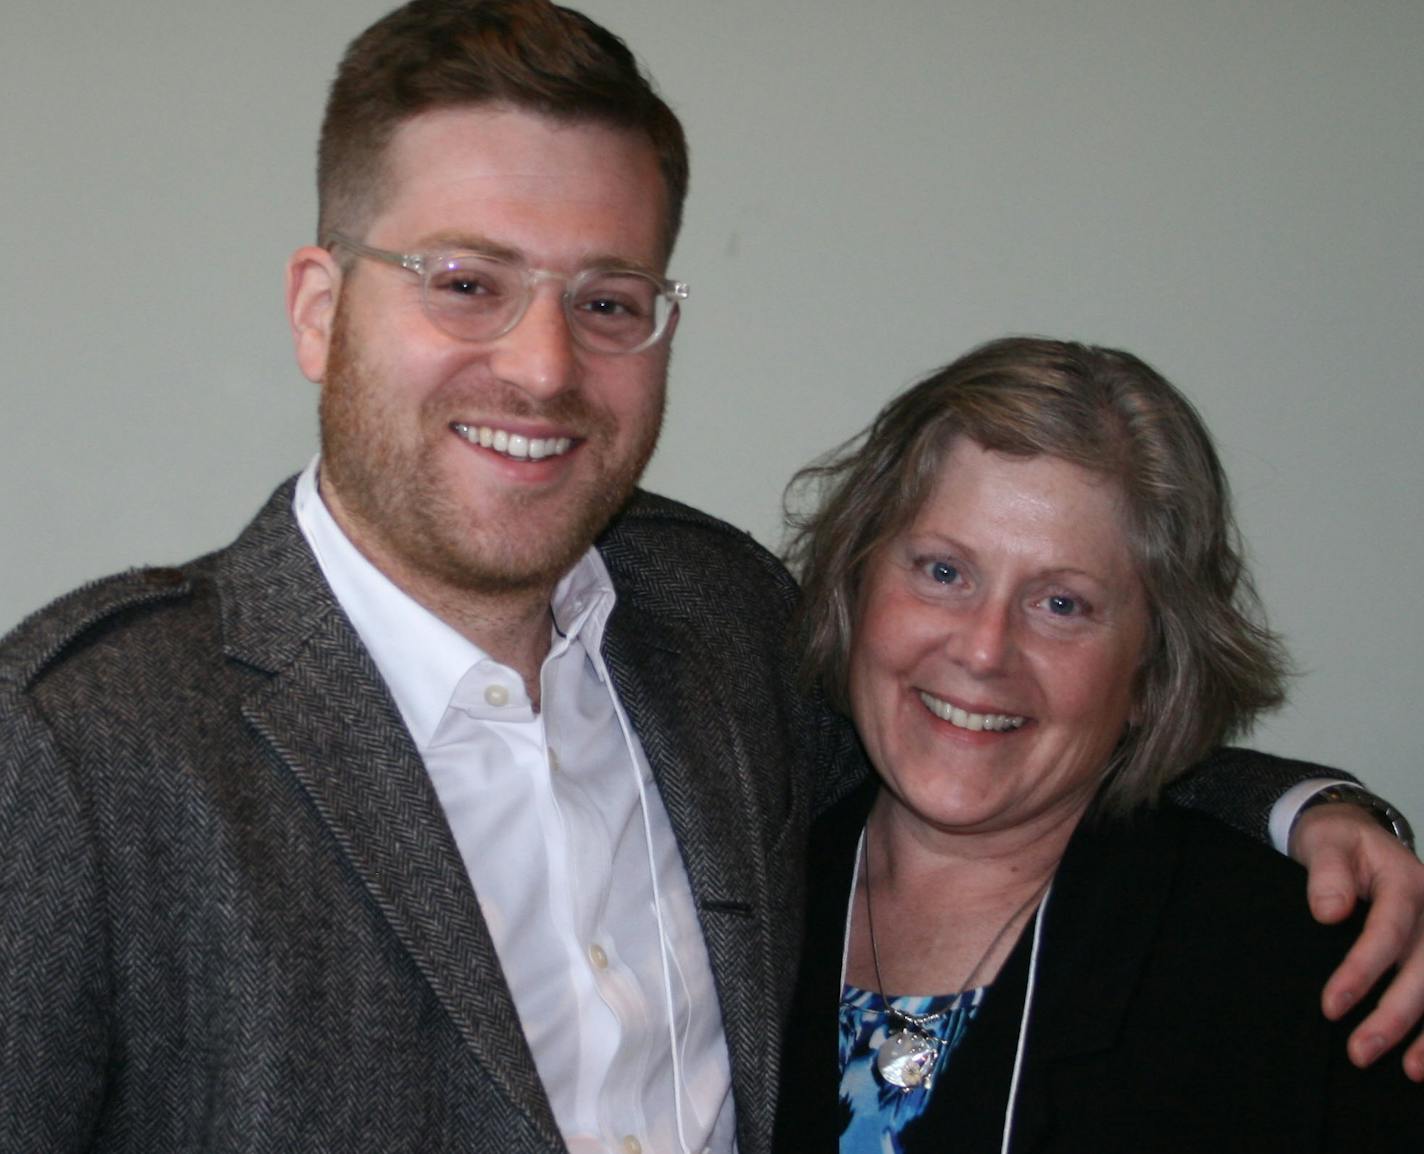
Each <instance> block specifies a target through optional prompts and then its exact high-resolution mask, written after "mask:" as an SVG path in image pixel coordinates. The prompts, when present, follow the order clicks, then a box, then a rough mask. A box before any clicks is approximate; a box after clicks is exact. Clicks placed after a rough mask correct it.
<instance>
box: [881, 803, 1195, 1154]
mask: <svg viewBox="0 0 1424 1154" xmlns="http://www.w3.org/2000/svg"><path fill="white" fill-rule="evenodd" d="M1179 849H1180V847H1179V839H1178V838H1177V836H1175V835H1174V834H1173V833H1172V832H1171V831H1170V830H1168V829H1165V828H1163V826H1162V825H1161V823H1153V822H1151V820H1150V817H1144V816H1141V815H1138V816H1136V817H1132V818H1124V819H1109V820H1106V821H1102V822H1099V821H1095V820H1094V819H1093V815H1092V814H1090V815H1089V816H1088V817H1087V818H1085V819H1084V821H1083V823H1082V824H1081V825H1080V826H1079V828H1078V830H1077V831H1076V832H1075V833H1074V835H1073V839H1072V841H1071V842H1070V843H1069V845H1068V849H1067V852H1066V853H1065V854H1064V857H1063V861H1062V863H1061V864H1060V865H1059V867H1058V872H1057V873H1056V875H1055V876H1054V881H1053V889H1052V891H1051V892H1050V894H1049V897H1048V909H1047V910H1046V911H1045V914H1044V924H1043V931H1042V941H1041V943H1040V954H1041V956H1040V960H1039V969H1038V975H1037V980H1036V981H1035V983H1034V990H1033V1003H1032V1010H1031V1014H1030V1017H1029V1019H1028V1023H1027V1027H1026V1029H1027V1039H1026V1051H1025V1054H1026V1057H1025V1060H1024V1066H1023V1071H1022V1073H1021V1075H1020V1081H1019V1087H1018V1093H1017V1096H1016V1098H1015V1101H1014V1109H1013V1120H1012V1125H1013V1142H1012V1146H1011V1149H1012V1150H1013V1151H1014V1154H1030V1152H1031V1151H1033V1150H1036V1149H1039V1148H1040V1147H1041V1144H1042V1143H1043V1141H1044V1139H1045V1138H1046V1137H1047V1135H1048V1134H1049V1133H1050V1132H1051V1130H1052V1127H1053V1124H1054V1116H1053V1111H1054V1101H1053V1084H1054V1078H1053V1070H1054V1066H1055V1065H1056V1064H1057V1063H1060V1062H1062V1061H1064V1060H1065V1059H1070V1058H1073V1057H1076V1056H1079V1055H1084V1054H1090V1053H1094V1052H1096V1051H1100V1050H1103V1049H1107V1048H1109V1047H1111V1046H1112V1045H1113V1044H1114V1043H1115V1042H1116V1040H1117V1038H1118V1036H1119V1035H1120V1033H1121V1030H1122V1028H1123V1023H1124V1020H1125V1018H1126V1015H1127V1012H1128V1008H1129V1005H1128V1003H1129V1001H1130V999H1131V997H1132V994H1133V991H1134V989H1135V988H1136V981H1135V979H1136V976H1137V974H1138V973H1139V972H1140V971H1141V969H1142V967H1143V966H1144V965H1145V964H1146V959H1147V955H1148V953H1149V951H1150V950H1151V948H1152V942H1153V939H1154V938H1155V937H1156V935H1157V933H1158V930H1159V927H1160V923H1161V918H1162V908H1163V906H1164V904H1165V903H1166V901H1167V895H1168V894H1169V893H1170V891H1171V878H1172V876H1173V875H1174V874H1175V873H1176V871H1177V868H1178V858H1179ZM1032 939H1033V923H1032V922H1030V923H1029V924H1028V926H1026V927H1025V929H1024V931H1023V933H1022V935H1021V937H1020V938H1019V941H1018V943H1017V944H1016V945H1015V947H1014V951H1013V953H1012V954H1011V955H1010V957H1009V959H1008V960H1007V961H1006V962H1005V964H1004V966H1003V968H1002V969H1001V970H1000V972H999V975H998V977H997V978H996V979H995V981H994V984H993V985H992V987H991V988H990V990H989V992H988V994H987V995H986V997H985V999H984V1004H983V1006H982V1007H981V1008H980V1011H979V1013H978V1014H977V1015H976V1016H975V1019H974V1022H973V1024H972V1026H971V1027H970V1029H969V1030H968V1031H967V1032H966V1034H965V1036H964V1042H963V1044H962V1045H961V1047H960V1048H959V1049H958V1050H957V1051H956V1052H955V1054H954V1055H953V1058H952V1060H951V1063H950V1067H949V1069H948V1070H947V1071H946V1077H945V1078H944V1079H942V1081H941V1084H940V1086H939V1087H938V1088H937V1092H936V1096H935V1097H934V1098H932V1099H931V1102H930V1106H929V1108H928V1109H927V1110H926V1112H925V1114H924V1115H923V1116H922V1118H921V1119H920V1120H919V1122H918V1123H916V1124H915V1125H914V1127H913V1129H914V1132H915V1135H914V1141H909V1140H907V1142H906V1147H905V1148H906V1151H907V1154H908V1152H910V1151H915V1150H930V1149H938V1146H936V1145H935V1144H934V1143H935V1139H936V1136H937V1135H942V1134H944V1133H946V1132H947V1131H946V1130H945V1129H944V1127H948V1126H952V1127H953V1128H954V1132H955V1133H956V1134H957V1135H958V1134H963V1135H964V1138H965V1142H966V1146H965V1148H966V1149H979V1148H981V1146H982V1147H983V1148H985V1149H989V1148H993V1149H998V1144H999V1141H1000V1137H1001V1134H1002V1128H1003V1125H1004V1119H1005V1111H1006V1109H1007V1106H1008V1095H1009V1088H1010V1084H1011V1082H1012V1079H1013V1069H1014V1055H1015V1050H1016V1047H1017V1044H1018V1034H1019V1026H1020V1022H1021V1020H1022V1011H1023V1006H1024V997H1025V991H1026V989H1027V987H1028V976H1029V968H1030V955H1031V951H1032V945H1033V941H1032ZM909 1137H910V1136H909V1134H908V1133H907V1139H908V1138H909ZM920 1142H924V1143H925V1144H924V1145H919V1144H918V1143H920ZM976 1143H977V1144H976ZM991 1144H992V1145H991Z"/></svg>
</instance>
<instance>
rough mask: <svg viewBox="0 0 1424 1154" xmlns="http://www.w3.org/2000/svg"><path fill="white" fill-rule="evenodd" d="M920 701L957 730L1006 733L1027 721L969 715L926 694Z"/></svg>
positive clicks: (1009, 716) (1010, 716) (995, 715)
mask: <svg viewBox="0 0 1424 1154" xmlns="http://www.w3.org/2000/svg"><path fill="white" fill-rule="evenodd" d="M920 700H921V701H923V702H924V703H925V708H926V709H928V710H929V711H930V712H931V713H933V714H934V715H935V716H936V717H938V718H939V719H940V720H941V721H947V722H949V723H950V725H953V726H955V727H956V728H958V729H968V730H971V731H973V732H975V733H979V732H981V731H983V730H986V729H987V730H989V731H990V732H991V733H1007V732H1008V731H1009V730H1012V729H1018V728H1019V727H1020V726H1021V725H1023V724H1024V722H1026V721H1027V720H1028V718H1026V717H1016V716H1014V715H1013V714H1009V713H970V712H968V711H967V710H964V709H960V708H959V707H958V706H957V705H950V704H949V702H947V701H941V700H940V699H939V698H938V697H932V696H930V695H929V694H928V693H921V694H920Z"/></svg>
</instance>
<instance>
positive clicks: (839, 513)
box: [787, 337, 1287, 808]
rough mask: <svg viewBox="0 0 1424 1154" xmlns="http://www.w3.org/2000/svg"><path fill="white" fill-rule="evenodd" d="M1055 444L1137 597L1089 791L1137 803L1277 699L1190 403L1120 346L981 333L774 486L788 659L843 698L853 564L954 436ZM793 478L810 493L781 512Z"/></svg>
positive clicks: (1236, 542) (996, 446) (792, 493)
mask: <svg viewBox="0 0 1424 1154" xmlns="http://www.w3.org/2000/svg"><path fill="white" fill-rule="evenodd" d="M960 436H963V437H968V438H969V439H971V440H973V441H974V442H976V443H977V444H979V445H981V446H982V447H984V448H986V449H989V450H992V451H994V452H999V453H1007V454H1011V455H1014V456H1024V457H1027V456H1039V455H1047V456H1051V457H1056V458H1059V459H1062V460H1065V461H1069V462H1071V463H1072V464H1075V465H1078V466H1081V467H1082V468H1085V469H1088V470H1091V471H1092V472H1094V473H1096V474H1099V475H1102V476H1104V477H1106V478H1108V479H1109V480H1111V481H1112V482H1113V483H1115V484H1116V485H1117V486H1118V487H1119V490H1120V492H1121V493H1122V496H1123V508H1124V514H1125V520H1126V524H1127V533H1128V546H1129V549H1130V550H1131V553H1132V556H1133V559H1134V562H1135V564H1136V566H1137V572H1138V576H1139V578H1140V579H1141V581H1142V583H1143V586H1144V588H1145V590H1146V594H1147V605H1148V612H1149V616H1150V618H1151V626H1152V628H1151V634H1150V638H1149V641H1148V651H1147V653H1146V655H1145V657H1144V659H1143V663H1142V666H1141V668H1140V669H1139V672H1138V677H1137V685H1136V687H1135V694H1134V700H1135V703H1136V707H1137V717H1138V720H1137V723H1136V724H1135V725H1133V726H1132V727H1131V728H1130V730H1129V731H1128V733H1127V735H1126V736H1125V737H1124V739H1123V741H1122V742H1121V743H1120V745H1119V747H1118V749H1117V751H1116V753H1115V754H1114V758H1113V762H1112V765H1111V771H1112V772H1113V774H1114V780H1113V781H1112V783H1111V785H1110V786H1109V790H1108V794H1107V800H1108V801H1109V803H1110V804H1112V805H1114V806H1116V807H1117V808H1123V807H1125V806H1128V805H1131V804H1134V803H1136V802H1138V801H1143V800H1148V801H1150V800H1155V798H1156V796H1157V794H1158V793H1159V791H1160V790H1161V788H1162V786H1163V785H1164V784H1166V782H1168V781H1170V780H1171V779H1172V778H1173V777H1175V776H1176V775H1177V774H1179V773H1181V772H1182V771H1183V770H1185V769H1186V768H1187V767H1188V766H1189V765H1191V764H1192V763H1193V762H1194V761H1196V760H1198V759H1199V758H1200V757H1202V756H1203V755H1204V754H1205V753H1206V752H1207V751H1208V750H1209V749H1211V748H1212V747H1213V746H1215V745H1218V744H1219V743H1221V742H1222V741H1223V740H1225V739H1226V738H1228V737H1230V736H1232V735H1234V734H1238V733H1240V732H1243V731H1244V730H1246V729H1248V728H1249V727H1250V725H1251V723H1252V722H1253V721H1254V719H1255V717H1256V715H1257V714H1258V713H1259V712H1261V711H1262V710H1265V709H1269V708H1272V707H1274V706H1276V705H1279V704H1280V703H1281V701H1282V700H1283V698H1284V693H1283V683H1284V678H1285V677H1286V675H1287V659H1286V656H1285V652H1284V650H1283V648H1282V647H1281V645H1280V643H1279V641H1278V639H1277V638H1276V637H1275V636H1274V635H1273V634H1272V633H1271V632H1270V631H1269V630H1268V629H1267V628H1266V626H1265V624H1264V621H1263V618H1262V615H1261V610H1260V603H1259V601H1258V599H1257V597H1256V593H1255V589H1254V587H1253V585H1252V582H1251V577H1250V574H1249V573H1248V571H1247V569H1246V566H1245V563H1244V561H1243V558H1242V547H1241V542H1240V534H1239V532H1238V530H1237V528H1236V523H1235V518H1234V517H1233V515H1232V511H1231V497H1230V490H1229V487H1228V485H1227V480H1226V475H1225V473H1224V472H1223V471H1222V468H1221V462H1220V460H1219V458H1218V456H1217V453H1216V449H1215V447H1214V445H1213V444H1212V440H1211V435H1210V434H1209V433H1208V432H1207V430H1206V426H1205V425H1204V424H1203V423H1202V420H1201V417H1200V416H1199V415H1198V414H1197V412H1196V410H1195V409H1194V408H1193V407H1192V405H1191V403H1190V402H1189V401H1188V400H1187V399H1186V398H1185V397H1184V396H1182V394H1181V393H1179V392H1178V391H1177V390H1176V389H1175V388H1173V387H1172V385H1171V384H1169V383H1168V382H1167V381H1166V380H1165V379H1164V378H1163V377H1162V376H1160V375H1159V374H1158V373H1157V372H1155V371H1154V370H1153V369H1152V368H1151V367H1149V366H1148V365H1146V364H1144V363H1143V362H1142V361H1140V360H1139V359H1138V358H1137V357H1134V356H1133V355H1131V354H1130V353H1126V352H1122V351H1120V350H1117V349H1108V348H1099V347H1094V346H1088V345H1081V344H1073V343H1069V342H1065V341H1054V340H1047V339H1043V338H1037V337H1010V338H1006V339H1003V340H998V341H992V342H990V343H989V344H986V345H982V346H980V347H979V348H977V349H975V350H973V351H972V352H970V353H968V354H966V355H965V356H963V357H961V358H960V359H959V360H957V361H955V362H954V363H953V364H951V365H948V366H947V367H945V368H943V369H940V370H939V371H938V372H935V373H933V374H932V375H930V376H929V377H927V378H925V379H924V380H922V381H921V382H919V384H917V385H914V386H913V387H911V388H910V389H908V390H907V391H905V392H903V393H901V394H900V395H899V396H898V397H896V398H894V399H893V400H892V401H891V402H890V403H889V404H887V405H886V406H885V408H884V409H882V410H881V412H880V415H879V416H877V417H876V419H875V421H874V422H873V423H872V424H871V425H870V426H869V428H867V429H866V430H865V431H864V432H863V433H861V434H860V435H859V436H858V437H856V438H854V439H852V440H851V441H849V442H847V443H846V444H845V445H843V446H841V447H840V448H839V449H837V450H834V451H833V452H832V453H831V454H829V455H828V456H827V457H826V458H823V459H822V460H821V461H819V462H817V463H815V464H813V465H811V466H809V467H808V468H806V469H803V470H801V472H799V473H797V475H796V476H795V477H794V478H793V479H792V482H791V485H790V486H788V489H787V509H788V519H789V521H790V523H791V525H792V529H793V535H792V537H791V539H790V545H789V548H788V551H787V552H788V560H789V561H790V563H791V564H792V567H793V568H794V569H795V570H796V571H797V574H798V576H799V577H800V579H801V582H802V586H803V588H804V590H805V602H804V605H803V610H802V625H803V630H802V640H803V644H804V646H805V650H804V661H803V672H804V673H805V675H806V676H807V677H808V679H810V680H811V681H812V682H814V683H816V684H818V685H819V686H820V687H821V688H822V689H823V690H824V691H825V693H826V694H827V696H828V697H829V699H830V700H831V701H832V702H833V703H834V704H836V705H837V707H838V708H840V709H842V710H848V699H847V678H848V661H849V654H850V640H851V631H852V630H853V629H854V627H855V620H854V613H855V607H856V599H857V597H858V595H859V590H860V584H861V580H862V577H863V575H864V572H865V568H866V564H867V562H868V561H869V560H870V559H871V557H872V556H873V555H874V554H875V552H876V550H877V549H879V548H880V547H881V546H882V545H883V544H884V543H885V542H887V541H888V540H889V539H890V538H892V537H893V536H895V535H896V534H897V533H899V532H900V531H901V530H902V529H904V528H906V527H907V526H908V525H909V524H910V523H911V522H912V521H913V520H914V518H915V516H916V515H917V514H918V512H919V510H920V507H921V505H922V504H923V503H924V501H925V500H926V499H927V498H928V496H929V495H930V493H931V491H932V490H933V488H934V485H935V482H936V480H937V479H938V475H939V471H940V466H941V464H942V462H943V460H944V455H945V453H946V452H947V451H948V449H949V447H950V445H951V444H952V443H953V441H954V440H955V438H957V437H960ZM808 489H810V490H813V491H814V492H815V493H816V494H817V495H818V496H819V500H818V502H817V507H816V508H815V509H814V510H812V511H811V512H810V513H809V514H807V515H805V516H797V515H795V514H794V513H792V512H791V509H792V506H793V505H794V504H795V502H796V500H797V499H798V497H799V496H800V495H801V494H803V493H805V492H806V491H807V490H808Z"/></svg>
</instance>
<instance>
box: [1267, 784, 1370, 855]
mask: <svg viewBox="0 0 1424 1154" xmlns="http://www.w3.org/2000/svg"><path fill="white" fill-rule="evenodd" d="M1353 784H1354V783H1353V782H1350V781H1347V780H1346V779H1345V778H1342V777H1312V778H1307V779H1306V780H1305V781H1302V782H1299V783H1297V784H1296V785H1293V786H1291V787H1290V789H1288V790H1286V791H1285V793H1283V794H1281V796H1280V797H1278V798H1276V804H1275V805H1273V806H1271V820H1270V827H1269V828H1270V831H1271V844H1272V845H1273V846H1275V847H1276V852H1278V853H1283V854H1286V855H1289V854H1290V848H1289V847H1290V834H1291V828H1292V827H1293V826H1294V825H1295V819H1296V818H1298V817H1299V816H1300V811H1301V810H1302V809H1304V808H1305V803H1306V802H1308V801H1309V800H1310V799H1311V798H1312V797H1314V796H1315V795H1316V794H1317V793H1319V792H1320V791H1321V790H1322V789H1325V788H1326V787H1327V786H1332V785H1353Z"/></svg>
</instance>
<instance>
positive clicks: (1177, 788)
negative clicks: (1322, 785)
mask: <svg viewBox="0 0 1424 1154" xmlns="http://www.w3.org/2000/svg"><path fill="white" fill-rule="evenodd" d="M1313 777H1322V778H1331V779H1333V780H1335V781H1341V780H1345V781H1354V780H1355V778H1354V776H1353V775H1352V774H1348V773H1345V772H1344V771H1343V770H1339V769H1331V768H1330V767H1329V766H1325V765H1316V764H1315V763H1313V762H1309V761H1293V760H1291V759H1290V758H1285V757H1276V756H1275V755H1273V754H1269V753H1259V752H1257V751H1256V750H1254V749H1239V748H1236V747H1233V746H1223V747H1221V748H1220V749H1216V750H1213V751H1212V752H1211V753H1210V754H1208V755H1207V756H1206V757H1204V758H1203V759H1202V760H1201V761H1199V762H1197V764H1196V765H1194V766H1193V767H1192V768H1191V769H1189V770H1188V771H1187V772H1186V773H1185V774H1183V775H1182V776H1181V777H1179V778H1177V779H1176V780H1175V781H1173V782H1172V783H1171V784H1170V785H1169V786H1168V787H1167V794H1166V796H1167V800H1169V801H1171V802H1172V803H1174V804H1175V805H1180V806H1183V807H1185V808H1186V809H1194V810H1196V811H1197V812H1198V813H1204V814H1206V815H1207V816H1208V817H1213V818H1215V819H1216V820H1217V821H1220V822H1225V823H1226V824H1227V825H1229V826H1231V827H1232V828H1233V829H1237V830H1240V831H1241V832H1242V833H1244V834H1246V835H1247V836H1248V837H1252V838H1255V839H1256V840H1257V841H1259V842H1264V843H1265V844H1266V845H1269V844H1270V843H1271V836H1270V831H1269V829H1268V826H1269V823H1270V818H1271V807H1272V806H1273V805H1275V803H1276V800H1277V799H1278V798H1279V797H1280V796H1281V794H1283V793H1285V792H1286V790H1288V789H1290V787H1291V786H1293V785H1296V784H1298V783H1299V782H1302V781H1306V780H1308V779H1310V778H1313Z"/></svg>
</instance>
